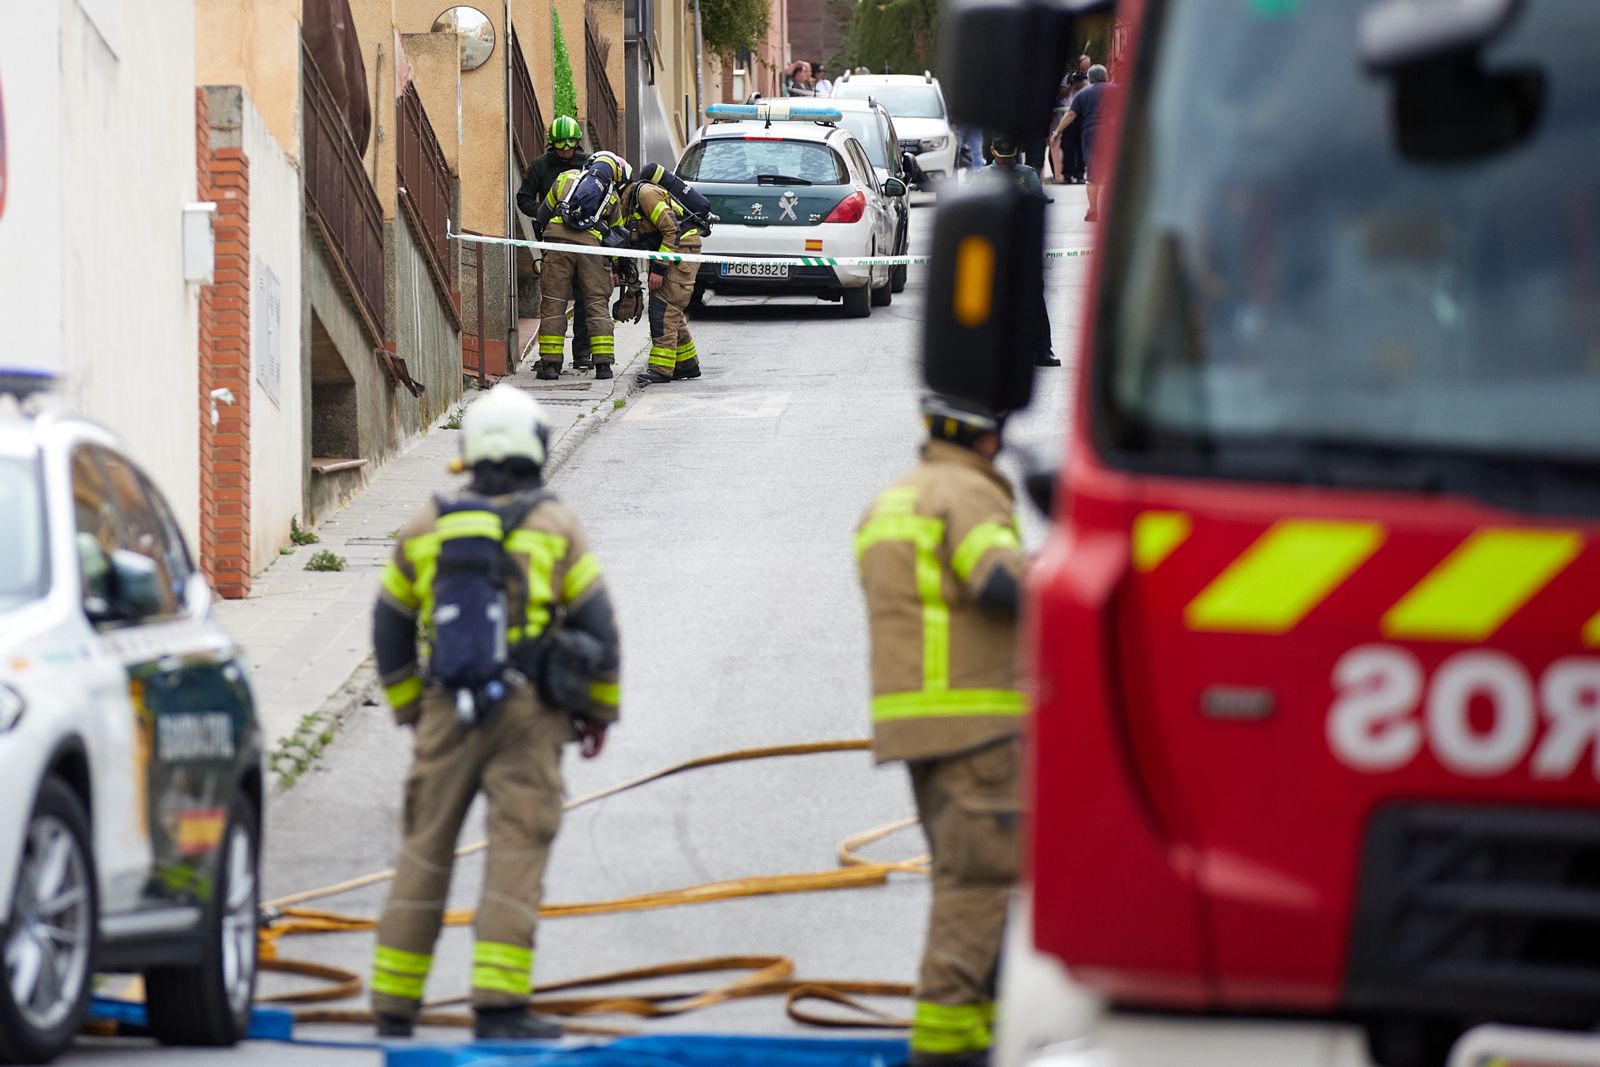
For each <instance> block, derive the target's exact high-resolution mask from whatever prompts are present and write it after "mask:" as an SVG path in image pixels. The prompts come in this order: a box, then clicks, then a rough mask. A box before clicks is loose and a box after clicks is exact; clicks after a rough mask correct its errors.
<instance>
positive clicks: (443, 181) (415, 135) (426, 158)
mask: <svg viewBox="0 0 1600 1067" xmlns="http://www.w3.org/2000/svg"><path fill="white" fill-rule="evenodd" d="M396 111H397V118H398V122H397V125H398V126H399V127H400V136H399V140H398V145H397V151H396V152H395V170H396V176H397V177H398V178H399V180H400V190H399V191H400V205H401V207H402V209H403V210H404V211H405V213H406V216H407V217H408V218H409V219H410V220H411V225H412V227H413V228H414V229H415V230H416V231H417V234H418V236H420V237H421V238H422V241H421V244H422V252H423V258H424V259H426V260H427V261H428V268H429V270H430V272H431V273H432V274H433V280H434V282H435V284H437V285H438V286H439V295H440V296H441V297H443V298H444V302H445V304H446V305H447V306H448V307H449V308H450V309H451V311H452V312H453V313H454V312H457V308H456V306H455V297H454V296H453V295H452V289H453V288H454V282H455V277H456V261H455V256H454V255H453V249H452V248H451V247H450V239H449V236H448V230H447V227H448V224H449V219H450V199H451V198H450V165H449V163H447V162H446V161H445V158H444V149H443V148H441V147H440V146H439V138H438V137H436V136H435V135H434V132H433V124H432V123H430V122H429V121H428V111H427V109H426V108H424V107H423V106H422V97H421V96H419V95H418V94H417V87H416V86H415V85H408V86H406V91H405V94H404V95H403V96H401V97H400V99H399V100H398V101H397V102H396ZM458 317H459V316H458Z"/></svg>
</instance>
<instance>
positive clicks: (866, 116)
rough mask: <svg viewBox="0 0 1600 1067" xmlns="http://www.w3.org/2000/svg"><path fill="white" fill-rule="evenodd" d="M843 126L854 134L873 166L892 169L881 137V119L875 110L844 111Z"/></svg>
mask: <svg viewBox="0 0 1600 1067" xmlns="http://www.w3.org/2000/svg"><path fill="white" fill-rule="evenodd" d="M842 114H843V115H844V124H843V125H844V128H845V129H847V130H849V131H850V132H851V133H853V134H855V135H856V140H858V141H860V142H861V147H862V148H864V149H865V150H866V153H867V158H868V159H870V160H871V161H872V164H873V166H876V167H882V168H884V169H885V170H893V169H894V168H893V167H892V166H891V165H890V163H889V149H888V146H887V144H886V143H885V141H884V139H883V120H882V119H881V118H879V117H878V113H877V112H876V111H845V112H842Z"/></svg>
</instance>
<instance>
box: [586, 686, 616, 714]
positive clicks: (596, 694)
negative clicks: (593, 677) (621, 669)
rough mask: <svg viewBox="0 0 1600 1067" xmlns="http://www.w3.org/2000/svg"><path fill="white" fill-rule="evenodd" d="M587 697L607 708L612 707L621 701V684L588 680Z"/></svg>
mask: <svg viewBox="0 0 1600 1067" xmlns="http://www.w3.org/2000/svg"><path fill="white" fill-rule="evenodd" d="M589 699H590V700H593V701H594V702H595V703H597V704H604V705H605V706H606V707H608V708H614V707H616V706H617V705H618V704H620V703H622V686H620V685H618V684H617V683H616V682H590V683H589Z"/></svg>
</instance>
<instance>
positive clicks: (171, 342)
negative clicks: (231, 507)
mask: <svg viewBox="0 0 1600 1067" xmlns="http://www.w3.org/2000/svg"><path fill="white" fill-rule="evenodd" d="M0 26H4V27H6V29H5V30H4V31H3V32H0V79H4V81H3V88H4V93H5V100H6V120H7V134H8V137H7V141H8V143H7V156H8V159H9V160H10V166H11V167H12V168H13V169H14V170H15V171H16V175H15V176H16V177H17V178H18V179H19V180H18V182H17V183H16V184H14V185H13V186H12V188H11V189H10V190H9V193H8V195H7V205H6V212H5V216H4V218H3V219H0V290H3V291H4V292H5V298H4V299H5V301H6V302H5V305H4V307H3V309H0V353H4V354H5V356H9V355H10V354H11V353H15V352H27V353H29V354H30V355H31V356H32V357H33V358H34V359H35V361H36V362H38V363H42V364H44V365H50V366H54V367H57V368H59V369H61V370H63V371H64V372H65V374H66V381H65V385H64V393H65V396H66V398H67V401H68V403H69V404H70V406H71V407H72V408H73V409H74V410H75V411H78V412H81V413H82V414H85V415H87V416H89V417H90V418H93V419H95V420H97V421H99V422H101V423H104V424H105V425H107V426H109V427H110V428H111V429H112V430H114V431H115V432H116V433H117V434H118V435H119V436H121V437H122V439H123V440H124V441H125V442H126V443H127V446H128V448H129V450H130V452H131V453H132V454H133V456H134V458H135V459H136V460H137V461H138V462H139V463H140V465H141V466H143V467H144V468H145V469H146V470H147V471H148V472H149V473H150V475H151V476H152V477H153V478H154V479H155V480H156V482H157V483H158V484H159V485H160V486H161V488H162V491H163V492H164V493H165V495H166V496H167V498H168V500H169V501H170V502H171V504H172V507H173V510H174V511H175V512H176V513H177V516H178V519H179V521H180V522H181V523H182V525H183V528H184V531H185V533H186V534H187V535H188V536H189V537H190V538H191V543H193V539H195V538H196V537H197V535H198V527H199V486H200V471H199V462H198V458H197V454H196V453H197V449H198V441H199V402H198V398H197V394H198V391H199V377H198V375H199V371H198V359H197V352H198V333H197V331H198V321H199V320H198V308H199V297H198V288H197V287H196V286H194V285H190V284H187V283H185V281H184V277H183V250H182V225H183V207H184V205H185V204H186V203H189V202H192V201H193V200H194V199H195V104H194V5H193V3H192V0H189V2H184V0H163V2H162V3H156V4H137V5H135V4H129V3H126V2H124V0H42V2H41V0H0ZM24 105H25V106H24ZM51 186H54V187H55V188H54V191H53V192H52V191H51V190H50V188H49V187H51ZM0 358H5V357H0Z"/></svg>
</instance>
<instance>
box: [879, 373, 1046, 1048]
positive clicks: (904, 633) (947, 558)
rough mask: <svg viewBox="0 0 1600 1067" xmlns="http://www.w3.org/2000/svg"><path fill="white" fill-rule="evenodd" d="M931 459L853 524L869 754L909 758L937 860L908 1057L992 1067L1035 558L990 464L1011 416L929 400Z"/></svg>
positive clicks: (1013, 870) (1011, 875)
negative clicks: (1027, 574)
mask: <svg viewBox="0 0 1600 1067" xmlns="http://www.w3.org/2000/svg"><path fill="white" fill-rule="evenodd" d="M923 415H924V421H925V422H926V423H927V426H928V432H929V437H928V440H927V442H926V443H925V444H924V445H923V447H922V462H921V463H920V464H919V465H918V466H917V467H916V468H915V469H913V470H912V471H911V472H910V473H909V474H907V475H906V476H905V477H903V478H901V479H900V480H899V481H898V482H896V483H895V484H893V485H891V486H890V487H889V488H887V489H885V490H884V491H883V492H882V493H880V494H878V497H877V499H876V501H874V503H873V505H872V507H871V509H870V510H869V511H868V512H867V514H866V517H865V518H864V519H863V520H862V523H861V526H860V528H859V530H858V531H857V533H856V542H855V547H856V558H857V560H858V561H859V564H860V574H861V585H862V590H863V592H864V593H865V596H866V604H867V618H868V626H869V629H870V633H871V642H872V654H871V655H872V659H871V663H872V726H873V741H872V746H873V755H874V757H875V758H876V760H877V761H878V762H879V763H884V762H888V761H891V760H903V761H905V763H906V765H907V767H908V769H909V770H910V776H911V789H912V793H913V795H914V797H915V800H916V805H917V814H918V816H919V818H920V819H921V821H922V828H923V831H924V832H925V833H926V834H927V837H928V842H929V845H930V848H931V850H932V855H933V907H932V912H931V914H930V916H929V922H928V933H927V942H926V944H925V946H924V949H923V955H922V966H921V972H920V974H919V976H918V980H917V988H916V1005H915V1014H914V1017H913V1024H912V1029H911V1063H913V1064H918V1065H924V1064H948V1065H958V1064H959V1065H963V1067H965V1065H969V1064H971V1065H977V1064H984V1063H987V1062H988V1055H989V1045H990V1028H991V1025H992V1023H993V1019H994V990H995V980H996V978H997V971H998V967H999V959H1000V943H1001V934H1002V928H1003V926H1004V923H1005V916H1006V905H1007V900H1008V898H1009V893H1010V890H1011V887H1012V884H1013V882H1014V881H1015V879H1016V874H1017V850H1018V829H1017V814H1018V781H1017V779H1018V769H1019V767H1018V757H1019V747H1020V743H1019V733H1020V730H1021V727H1022V712H1023V698H1022V694H1021V692H1019V690H1018V688H1017V613H1018V603H1019V596H1020V587H1021V579H1022V574H1023V568H1024V562H1025V561H1024V557H1023V554H1022V547H1021V542H1020V539H1019V537H1018V533H1017V520H1016V512H1015V510H1014V505H1013V497H1012V492H1011V487H1010V486H1009V485H1008V484H1007V483H1006V480H1005V478H1004V477H1003V476H1002V475H1001V474H1000V472H999V470H998V469H996V467H995V465H994V457H995V454H996V453H997V452H998V451H999V448H1000V431H1001V424H1002V420H1001V419H1000V418H998V417H995V416H992V415H989V414H987V413H985V412H981V411H976V410H971V409H968V408H966V407H964V406H962V405H961V404H959V403H957V402H954V401H950V400H946V399H944V398H942V397H929V398H928V399H926V400H925V401H924V402H923Z"/></svg>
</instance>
